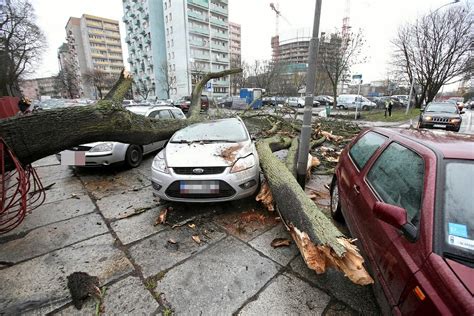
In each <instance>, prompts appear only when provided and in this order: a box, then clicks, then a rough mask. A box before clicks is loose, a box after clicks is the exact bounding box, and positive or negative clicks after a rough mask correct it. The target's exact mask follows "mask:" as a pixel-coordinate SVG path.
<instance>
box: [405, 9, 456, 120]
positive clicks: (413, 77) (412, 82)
mask: <svg viewBox="0 0 474 316" xmlns="http://www.w3.org/2000/svg"><path fill="white" fill-rule="evenodd" d="M458 2H461V0H454V1H452V2H449V3H446V4H443V5H442V6H440V7H439V8H438V9H436V10H434V11H433V12H431V13H430V14H428V16H430V15H432V14H434V13H436V12H438V11H439V10H440V9H441V8H444V7H445V6H448V5H451V4H455V3H458ZM407 62H408V66H409V67H410V66H411V63H410V61H409V60H408V59H407ZM414 85H415V76H414V75H413V76H412V78H411V84H410V93H409V95H408V103H407V110H406V112H405V115H408V112H409V111H410V103H411V98H412V95H413V86H414Z"/></svg>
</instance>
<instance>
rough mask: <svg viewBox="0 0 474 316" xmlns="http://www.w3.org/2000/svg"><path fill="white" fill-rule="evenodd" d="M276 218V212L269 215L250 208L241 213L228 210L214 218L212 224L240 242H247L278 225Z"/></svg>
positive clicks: (264, 211) (263, 211) (260, 210)
mask: <svg viewBox="0 0 474 316" xmlns="http://www.w3.org/2000/svg"><path fill="white" fill-rule="evenodd" d="M254 206H255V203H254ZM276 217H278V214H277V213H276V212H275V213H270V212H268V211H266V210H263V209H260V208H257V209H255V208H251V207H250V208H247V209H245V210H243V211H242V210H239V209H234V208H229V209H228V212H224V213H223V214H220V215H218V216H216V217H215V218H214V223H216V224H217V225H219V226H220V227H222V228H223V229H224V230H226V231H227V233H229V234H231V235H233V236H235V237H237V238H239V239H240V240H243V241H249V240H252V239H253V238H255V237H257V236H258V235H260V234H262V233H263V232H266V231H267V230H269V229H270V228H272V227H274V226H276V225H277V224H278V223H279V221H278V220H277V219H276Z"/></svg>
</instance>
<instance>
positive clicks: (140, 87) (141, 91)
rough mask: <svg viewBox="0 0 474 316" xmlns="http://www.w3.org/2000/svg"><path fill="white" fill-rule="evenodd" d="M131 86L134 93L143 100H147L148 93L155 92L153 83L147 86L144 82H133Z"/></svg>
mask: <svg viewBox="0 0 474 316" xmlns="http://www.w3.org/2000/svg"><path fill="white" fill-rule="evenodd" d="M133 85H134V87H135V89H134V90H135V93H137V94H138V95H139V96H140V97H141V98H142V99H143V100H147V99H148V96H149V95H150V93H151V92H152V91H155V83H153V84H151V85H148V84H147V83H146V82H143V81H137V80H134V81H133Z"/></svg>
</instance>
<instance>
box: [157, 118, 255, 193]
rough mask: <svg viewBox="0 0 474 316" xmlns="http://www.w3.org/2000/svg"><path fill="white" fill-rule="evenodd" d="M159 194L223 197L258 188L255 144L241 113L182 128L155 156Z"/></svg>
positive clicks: (253, 191)
mask: <svg viewBox="0 0 474 316" xmlns="http://www.w3.org/2000/svg"><path fill="white" fill-rule="evenodd" d="M151 171H152V186H153V189H154V193H155V195H157V196H159V197H160V198H161V199H163V200H169V201H177V202H218V201H230V200H237V199H241V198H244V197H247V196H250V195H252V194H254V193H255V192H256V190H257V187H258V185H259V181H260V180H259V179H260V176H259V160H258V155H257V151H256V149H255V145H254V143H253V142H252V140H251V138H250V135H249V133H248V131H247V128H246V127H245V125H244V123H243V121H242V120H241V119H240V118H229V119H221V120H215V121H209V122H204V123H198V124H193V125H190V126H188V127H186V128H183V129H181V130H179V131H177V132H176V133H175V134H174V135H173V136H172V137H171V139H170V141H169V142H168V144H167V145H166V147H165V148H164V149H163V150H162V151H160V152H159V153H158V155H156V157H155V159H154V160H153V165H152V168H151Z"/></svg>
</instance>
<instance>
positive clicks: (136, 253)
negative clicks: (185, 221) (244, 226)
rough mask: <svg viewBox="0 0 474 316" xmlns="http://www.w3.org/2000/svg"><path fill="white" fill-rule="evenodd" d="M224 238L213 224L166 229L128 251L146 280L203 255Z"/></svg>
mask: <svg viewBox="0 0 474 316" xmlns="http://www.w3.org/2000/svg"><path fill="white" fill-rule="evenodd" d="M204 234H205V235H207V236H208V237H210V238H208V237H206V236H205V235H204ZM193 235H198V236H199V238H200V239H201V244H199V245H198V244H197V243H196V242H195V241H194V240H193V239H192V236H193ZM224 237H225V234H224V233H222V232H220V231H218V230H217V229H216V227H215V226H214V225H212V224H204V225H202V226H196V228H195V229H191V228H189V227H187V226H183V227H178V228H175V229H170V228H168V229H166V230H164V231H162V232H160V233H158V234H157V235H154V236H152V237H150V238H147V239H145V240H142V241H140V242H139V243H137V244H135V245H133V246H131V247H130V249H129V251H130V254H131V256H132V258H133V259H134V261H135V263H136V264H138V265H139V266H140V267H141V269H142V273H143V276H144V277H145V278H148V277H150V276H154V275H156V274H158V273H160V272H162V271H165V270H167V269H169V268H171V267H172V266H174V265H176V264H177V263H179V262H181V261H183V260H185V259H187V258H189V257H190V256H192V255H193V254H195V253H198V252H200V251H203V250H204V249H206V248H207V247H209V245H212V244H214V243H216V242H217V241H219V240H221V239H222V238H224ZM169 240H173V241H175V242H176V244H170V243H169V242H168V241H169Z"/></svg>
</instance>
